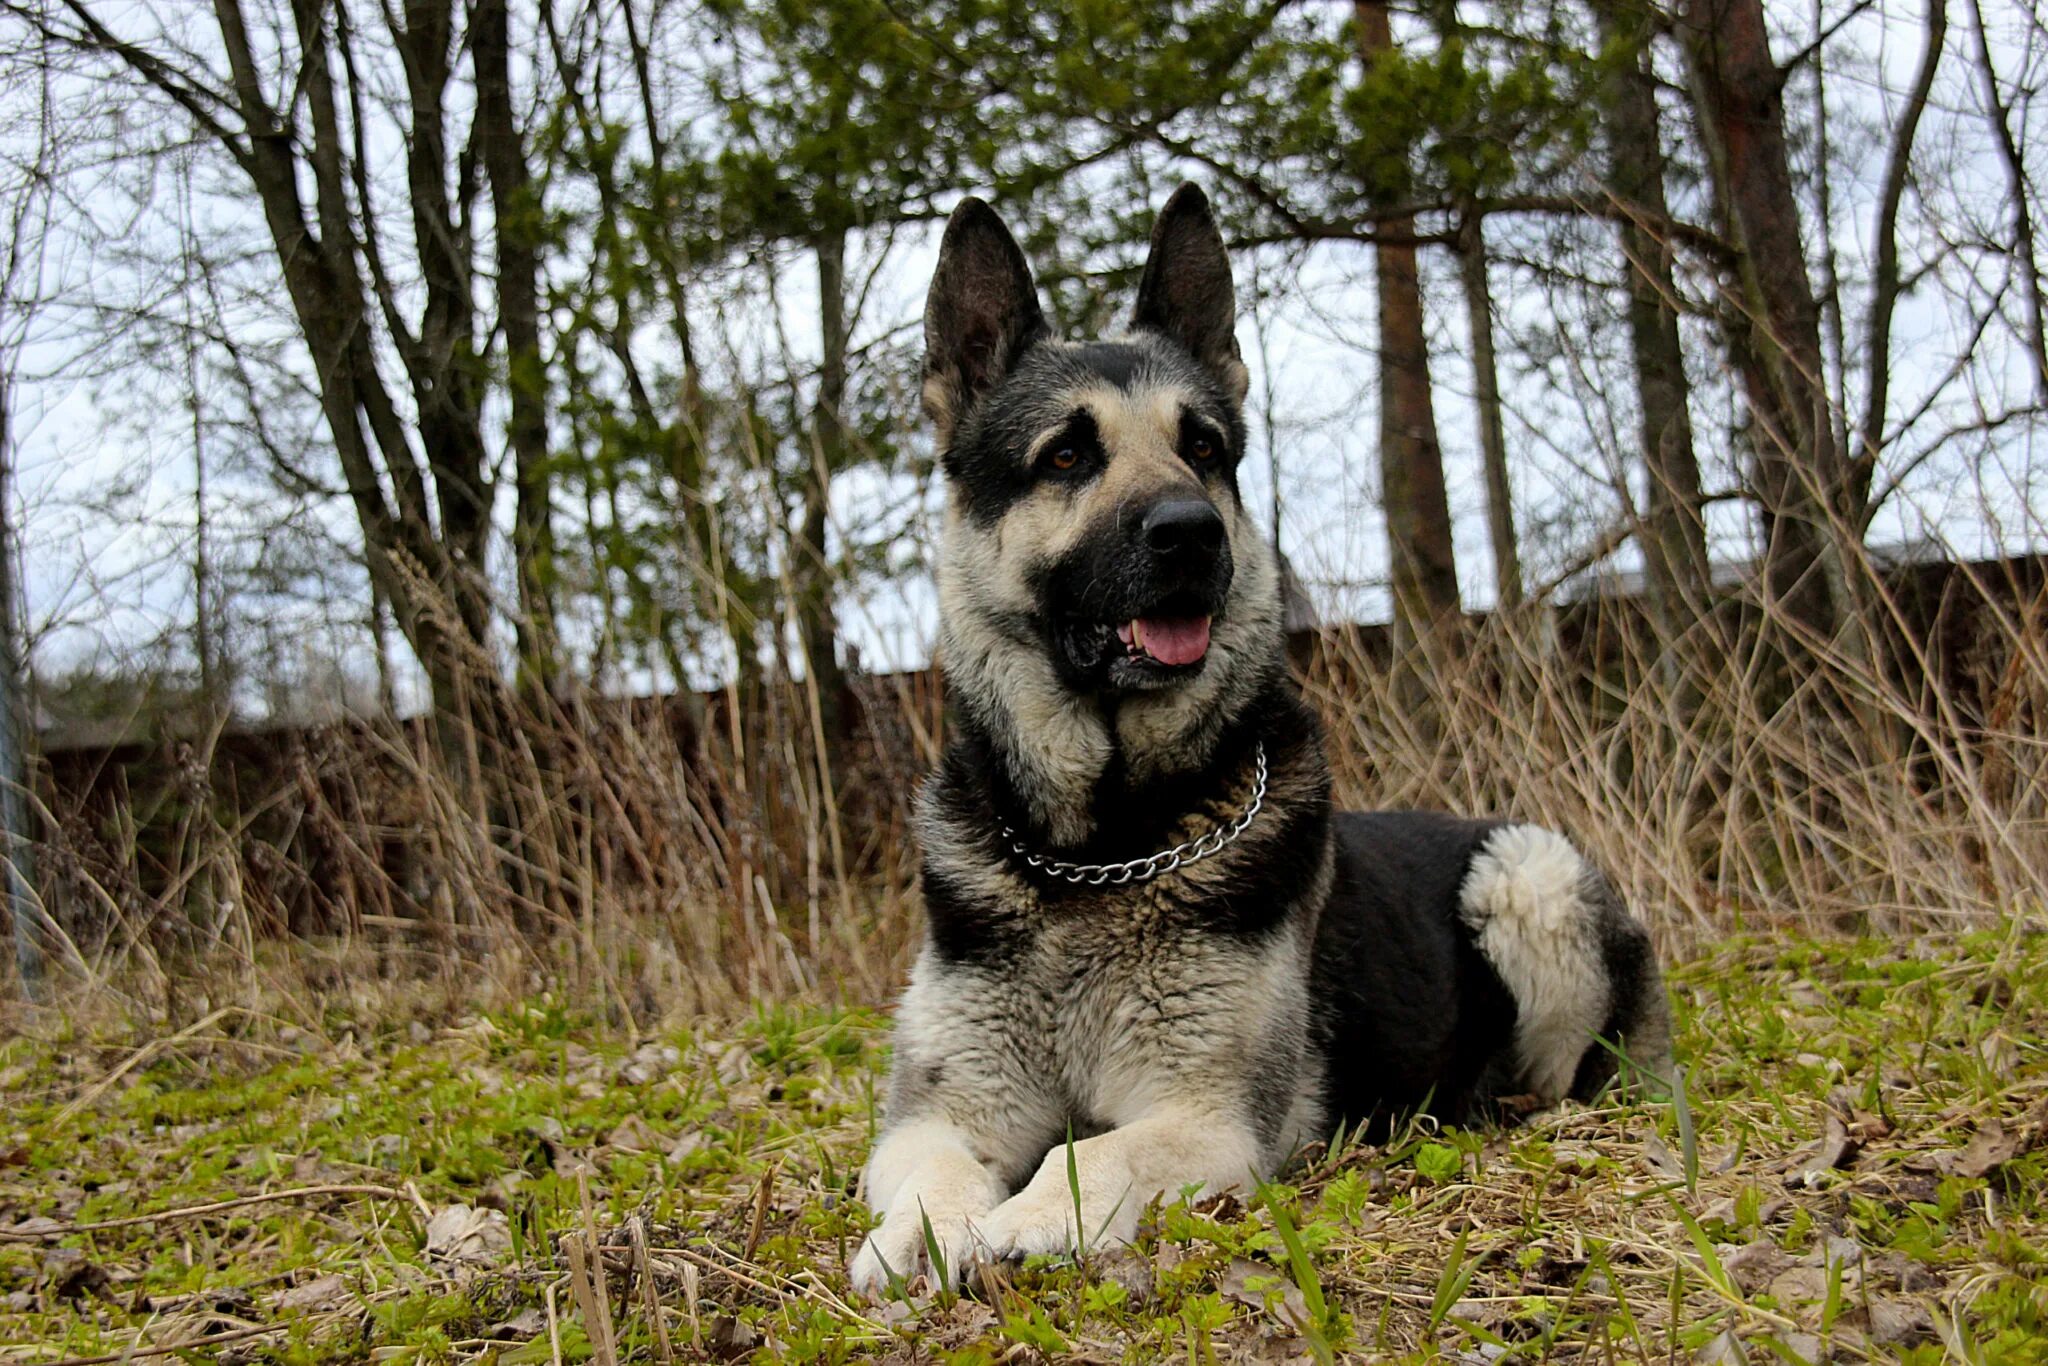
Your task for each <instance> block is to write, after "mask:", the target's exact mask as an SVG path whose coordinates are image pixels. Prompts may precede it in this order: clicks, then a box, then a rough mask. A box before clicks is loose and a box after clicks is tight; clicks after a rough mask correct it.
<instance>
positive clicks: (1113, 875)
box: [1001, 740, 1266, 887]
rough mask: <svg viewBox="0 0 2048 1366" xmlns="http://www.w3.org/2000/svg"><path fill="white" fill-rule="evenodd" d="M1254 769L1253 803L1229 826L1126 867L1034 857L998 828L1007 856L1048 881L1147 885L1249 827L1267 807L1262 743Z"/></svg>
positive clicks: (1006, 830) (1007, 831)
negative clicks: (1021, 861)
mask: <svg viewBox="0 0 2048 1366" xmlns="http://www.w3.org/2000/svg"><path fill="white" fill-rule="evenodd" d="M1252 756H1253V760H1254V762H1255V764H1256V765H1257V768H1256V771H1255V772H1254V773H1253V775H1252V799H1251V803H1250V805H1248V806H1246V807H1245V809H1244V811H1243V813H1242V814H1241V815H1239V816H1238V818H1237V819H1236V820H1234V821H1232V822H1231V823H1230V824H1228V825H1219V826H1217V827H1216V828H1215V829H1214V830H1211V831H1210V832H1209V833H1208V834H1206V835H1201V836H1198V837H1196V838H1194V839H1191V840H1187V841H1185V842H1183V843H1180V844H1176V845H1174V846H1173V848H1171V849H1162V850H1160V851H1159V852H1158V853H1156V854H1148V855H1147V856H1145V857H1144V858H1134V859H1131V860H1130V861H1129V862H1126V863H1064V862H1062V861H1060V860H1059V859H1049V858H1046V857H1045V856H1044V855H1042V854H1034V853H1032V852H1031V851H1030V850H1029V849H1027V848H1026V847H1025V846H1024V841H1022V840H1020V839H1018V838H1017V832H1016V831H1015V830H1012V829H1011V828H1010V827H1009V826H1008V825H1004V826H1002V827H1001V829H1002V833H1003V839H1004V840H1005V841H1006V842H1007V843H1008V844H1009V846H1010V852H1011V853H1013V854H1021V855H1023V857H1024V861H1025V862H1026V863H1028V864H1030V865H1031V866H1032V867H1033V868H1036V869H1037V870H1038V871H1039V872H1041V873H1044V874H1046V875H1047V876H1049V877H1056V878H1061V879H1063V880H1065V881H1067V882H1075V883H1085V884H1086V885H1088V886H1090V887H1104V886H1110V887H1121V886H1123V885H1125V884H1126V883H1131V882H1149V881H1151V880H1152V879H1153V878H1155V877H1158V876H1159V875H1160V874H1161V873H1170V872H1172V871H1173V870H1174V869H1176V868H1181V867H1185V866H1186V865H1187V864H1190V863H1199V862H1200V861H1201V860H1203V859H1205V858H1207V857H1209V855H1211V854H1213V853H1216V852H1217V851H1218V850H1220V849H1222V848H1223V847H1224V846H1225V845H1227V844H1229V843H1230V842H1231V841H1232V840H1234V839H1236V838H1237V837H1238V836H1239V835H1242V834H1243V833H1244V832H1245V830H1246V829H1247V828H1248V827H1249V826H1250V825H1251V823H1252V817H1254V816H1256V815H1258V814H1259V809H1260V808H1261V807H1263V806H1264V805H1265V804H1266V742H1265V741H1263V740H1261V741H1259V742H1258V744H1257V745H1256V746H1255V747H1254V748H1253V750H1252Z"/></svg>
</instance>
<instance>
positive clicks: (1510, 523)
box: [1458, 214, 1522, 609]
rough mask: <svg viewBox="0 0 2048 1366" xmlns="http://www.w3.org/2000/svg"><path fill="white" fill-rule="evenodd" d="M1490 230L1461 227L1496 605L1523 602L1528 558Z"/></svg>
mask: <svg viewBox="0 0 2048 1366" xmlns="http://www.w3.org/2000/svg"><path fill="white" fill-rule="evenodd" d="M1486 265H1487V262H1486V228H1485V222H1484V220H1483V219H1481V218H1480V217H1479V215H1477V214H1467V215H1466V216H1465V219H1464V221H1463V222H1462V223H1460V224H1459V227H1458V273H1459V277H1460V280H1461V282H1462V283H1463V285H1464V290H1465V326H1466V330H1467V332H1468V333H1469V334H1470V335H1471V346H1472V389H1473V396H1472V401H1473V405H1474V406H1475V407H1476V408H1477V409H1478V412H1479V455H1480V461H1481V464H1482V466H1483V468H1484V470H1485V475H1486V530H1487V533H1488V535H1489V537H1490V538H1491V539H1492V541H1493V590H1494V600H1495V602H1496V604H1497V605H1498V606H1500V607H1502V608H1505V609H1513V608H1516V607H1519V606H1521V604H1522V555H1521V549H1520V547H1519V545H1518V544H1517V542H1516V538H1515V504H1514V492H1513V489H1512V488H1511V487H1510V486H1509V483H1508V439H1507V428H1506V425H1505V424H1504V423H1503V422H1502V420H1501V408H1500V369H1499V366H1498V364H1497V363H1496V362H1495V360H1494V354H1493V287H1492V285H1491V284H1489V283H1488V281H1487V278H1486Z"/></svg>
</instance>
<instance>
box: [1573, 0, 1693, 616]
mask: <svg viewBox="0 0 2048 1366" xmlns="http://www.w3.org/2000/svg"><path fill="white" fill-rule="evenodd" d="M1595 10H1596V14H1597V17H1598V19H1599V23H1600V35H1601V39H1602V41H1603V43H1604V45H1605V46H1607V47H1608V48H1609V50H1610V51H1612V50H1613V49H1615V48H1616V47H1617V46H1619V47H1620V48H1621V51H1622V55H1621V56H1620V58H1619V61H1620V62H1621V65H1620V66H1619V67H1618V68H1617V69H1616V70H1615V71H1614V72H1613V74H1612V75H1611V76H1610V78H1609V81H1608V86H1607V90H1606V92H1605V102H1606V105H1607V109H1606V113H1607V184H1608V188H1609V189H1610V190H1611V191H1612V192H1613V194H1614V197H1615V198H1616V199H1617V200H1619V201H1620V202H1621V203H1622V204H1623V205H1624V206H1626V207H1627V208H1628V209H1640V210H1641V213H1642V216H1641V217H1640V218H1630V217H1624V219H1623V221H1622V225H1621V250H1622V255H1623V256H1624V257H1626V258H1627V262H1628V266H1627V274H1628V330H1629V349H1630V352H1631V354H1632V356H1633V358H1634V361H1635V371H1636V393H1637V406H1638V408H1639V410H1640V411H1639V414H1638V416H1639V425H1638V429H1637V440H1638V442H1639V443H1640V445H1641V448H1642V451H1641V455H1642V461H1643V470H1644V472H1645V475H1646V478H1647V483H1648V491H1647V499H1646V509H1645V517H1644V523H1645V527H1644V529H1645V531H1646V532H1647V533H1648V534H1647V535H1645V536H1643V537H1642V540H1641V545H1642V551H1643V561H1644V566H1645V568H1646V569H1647V571H1648V574H1649V579H1650V586H1651V592H1652V595H1653V596H1652V610H1653V611H1654V612H1655V613H1656V616H1657V620H1658V625H1659V626H1660V628H1661V629H1662V631H1663V634H1664V637H1665V639H1666V640H1667V641H1675V640H1677V639H1678V638H1679V637H1680V636H1681V635H1683V634H1684V632H1685V630H1686V629H1687V628H1688V627H1689V626H1690V625H1692V624H1693V623H1694V622H1696V621H1699V620H1701V619H1702V618H1704V617H1705V615H1706V614H1707V612H1708V610H1709V601H1708V594H1709V590H1710V588H1711V584H1712V576H1711V566H1710V565H1709V562H1708V559H1707V529H1706V519H1705V512H1704V509H1703V508H1702V507H1701V504H1700V466H1699V458H1698V456H1697V454H1696V453H1695V451H1694V448H1693V434H1692V414H1691V411H1690V409H1689V407H1688V398H1689V394H1690V390H1689V387H1688V385H1687V383H1686V378H1685V354H1684V352H1683V350H1681V348H1680V346H1679V339H1678V310H1677V306H1676V305H1677V300H1678V289H1677V285H1676V283H1675V282H1674V280H1673V278H1672V256H1671V247H1670V244H1669V243H1668V242H1666V241H1664V240H1662V239H1660V238H1659V237H1658V235H1657V233H1656V232H1655V230H1654V229H1652V228H1651V227H1650V226H1649V224H1652V223H1658V222H1662V221H1663V220H1665V219H1667V218H1669V217H1670V213H1671V210H1670V206H1669V204H1668V202H1667V200H1666V197H1665V193H1664V151H1663V148H1664V143H1663V133H1662V130H1661V129H1660V128H1659V126H1658V117H1657V96H1656V85H1655V82H1654V80H1653V78H1652V77H1651V74H1650V71H1649V68H1648V67H1647V65H1646V64H1645V63H1646V60H1647V57H1648V41H1649V35H1648V32H1647V31H1646V26H1645V25H1644V24H1643V22H1642V20H1643V18H1645V17H1646V16H1645V15H1644V14H1643V12H1642V11H1641V10H1639V9H1638V8H1637V7H1635V6H1632V5H1628V4H1625V3H1622V2H1621V0H1600V3H1599V4H1597V5H1596V6H1595Z"/></svg>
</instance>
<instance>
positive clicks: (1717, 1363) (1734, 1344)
mask: <svg viewBox="0 0 2048 1366" xmlns="http://www.w3.org/2000/svg"><path fill="white" fill-rule="evenodd" d="M1692 1359H1693V1364H1694V1366H1749V1357H1748V1355H1747V1354H1746V1353H1744V1352H1743V1350H1742V1339H1741V1338H1739V1337H1736V1336H1735V1333H1734V1331H1733V1330H1732V1329H1731V1330H1730V1331H1728V1332H1725V1333H1723V1334H1721V1335H1720V1336H1719V1337H1717V1338H1715V1339H1714V1340H1713V1341H1711V1342H1709V1343H1708V1344H1707V1345H1706V1346H1704V1347H1702V1348H1700V1349H1699V1350H1698V1351H1697V1352H1694V1353H1693V1354H1692Z"/></svg>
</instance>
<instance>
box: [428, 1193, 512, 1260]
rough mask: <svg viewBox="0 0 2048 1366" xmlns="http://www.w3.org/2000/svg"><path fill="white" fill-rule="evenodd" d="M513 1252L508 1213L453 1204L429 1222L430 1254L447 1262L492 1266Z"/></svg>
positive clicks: (436, 1214) (437, 1213)
mask: <svg viewBox="0 0 2048 1366" xmlns="http://www.w3.org/2000/svg"><path fill="white" fill-rule="evenodd" d="M511 1251H512V1226H511V1224H510V1223H508V1222H507V1221H506V1219H505V1215H504V1212H503V1211H501V1210H494V1209H476V1208H472V1207H471V1206H469V1205H450V1206H448V1207H447V1208H446V1209H443V1210H440V1211H438V1212H436V1213H435V1215H434V1217H433V1218H432V1219H429V1220H428V1221H427V1255H428V1256H429V1257H435V1258H439V1259H440V1260H442V1261H446V1262H468V1263H471V1264H472V1265H475V1266H489V1265H491V1264H492V1263H494V1262H497V1261H500V1260H502V1259H503V1258H504V1257H505V1255H506V1254H507V1253H509V1252H511Z"/></svg>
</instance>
